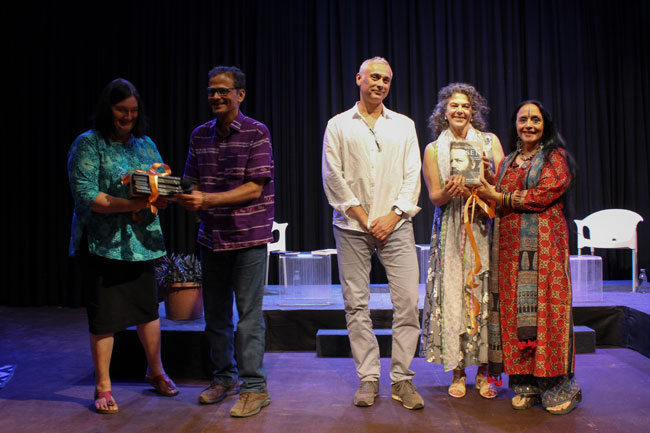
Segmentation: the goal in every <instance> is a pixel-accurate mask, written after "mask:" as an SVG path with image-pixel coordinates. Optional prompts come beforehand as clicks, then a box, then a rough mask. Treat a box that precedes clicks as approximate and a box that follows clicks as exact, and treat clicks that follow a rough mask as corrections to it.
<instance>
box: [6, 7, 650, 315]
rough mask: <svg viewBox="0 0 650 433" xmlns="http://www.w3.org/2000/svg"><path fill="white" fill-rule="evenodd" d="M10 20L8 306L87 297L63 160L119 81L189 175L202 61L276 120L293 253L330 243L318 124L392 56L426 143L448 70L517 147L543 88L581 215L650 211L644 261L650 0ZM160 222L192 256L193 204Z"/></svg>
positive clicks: (648, 259) (250, 109) (422, 235)
mask: <svg viewBox="0 0 650 433" xmlns="http://www.w3.org/2000/svg"><path fill="white" fill-rule="evenodd" d="M7 7H8V6H5V8H7ZM0 19H1V20H2V23H3V25H2V27H3V33H4V35H3V42H2V43H3V47H4V49H3V53H4V54H5V58H4V62H3V63H4V67H3V69H4V71H5V74H3V75H4V76H5V80H4V83H5V87H4V89H5V95H6V96H8V98H7V99H5V100H4V101H3V104H2V105H3V113H4V115H3V116H2V118H3V131H4V132H5V140H4V154H5V158H6V159H4V166H5V169H6V170H5V174H6V175H7V176H5V199H4V208H5V211H4V212H3V224H2V227H3V230H4V236H3V238H4V240H5V257H6V258H5V259H4V260H2V264H3V269H4V272H3V274H4V275H5V283H4V288H3V289H2V290H1V291H0V304H2V305H17V306H27V305H61V306H78V305H82V304H83V303H84V299H85V297H84V294H83V290H82V288H81V287H80V285H79V279H78V276H77V275H76V273H75V271H74V266H73V265H72V262H71V261H70V260H69V259H68V257H67V247H68V239H69V232H70V219H71V215H72V208H73V202H72V199H71V196H70V191H69V187H68V184H67V171H66V157H67V150H68V148H69V146H70V143H71V142H72V141H73V140H74V139H75V137H76V136H77V135H79V134H80V133H81V132H83V131H85V130H86V129H88V128H89V127H90V115H91V114H92V112H93V109H94V105H95V103H96V100H97V98H98V96H99V93H100V91H101V89H102V88H103V87H104V86H105V85H106V83H108V82H109V81H110V80H112V79H114V78H116V77H123V78H127V79H128V80H130V81H132V82H133V83H134V84H135V85H136V87H137V88H138V89H139V91H140V93H141V95H142V98H143V100H144V109H145V110H146V113H147V117H148V119H149V123H150V129H149V135H150V136H151V137H152V139H153V140H154V142H155V143H156V144H157V145H158V148H159V150H160V152H161V154H162V156H163V158H164V160H165V162H167V163H169V164H170V165H171V167H172V169H173V170H174V172H175V173H176V174H181V173H182V171H183V167H184V163H185V156H186V152H187V147H188V137H189V134H190V132H191V131H192V129H193V128H195V127H196V126H198V125H199V124H201V123H203V122H205V121H207V120H209V119H210V117H211V116H210V110H209V108H208V105H207V101H206V96H205V91H204V89H205V87H206V85H207V72H208V70H209V69H210V68H211V67H213V66H215V65H220V64H221V65H237V66H239V67H240V68H242V69H243V70H244V71H245V72H246V73H247V80H248V86H247V87H248V88H247V97H246V101H245V102H244V104H243V105H242V111H243V112H244V113H245V114H247V115H249V116H251V117H253V118H255V119H258V120H260V121H262V122H263V123H265V124H266V125H267V126H268V127H269V129H270V130H271V134H272V139H273V146H274V156H275V164H276V180H275V181H276V221H279V222H288V223H289V227H288V232H287V236H288V237H287V244H288V247H289V248H290V249H293V250H301V251H308V250H313V249H319V248H326V247H334V240H333V237H332V229H331V209H330V207H329V206H328V204H327V201H326V199H325V196H324V193H323V190H322V186H321V175H320V167H321V145H322V136H323V132H324V129H325V126H326V124H327V120H328V119H329V118H330V117H331V116H333V115H335V114H336V113H339V112H341V111H343V110H346V109H348V108H349V107H351V106H352V105H353V104H354V103H355V101H357V99H358V88H357V87H356V85H355V81H354V77H355V73H356V72H357V70H358V67H359V64H360V63H361V62H362V61H363V60H364V59H366V58H368V57H372V56H376V55H379V56H383V57H385V58H387V59H388V60H389V62H390V63H391V66H392V68H393V72H394V81H393V85H392V89H391V92H390V95H389V97H388V99H387V101H386V105H387V106H388V107H390V108H391V109H393V110H396V111H398V112H401V113H404V114H406V115H408V116H410V117H411V118H412V119H413V120H414V121H415V122H416V125H417V132H418V137H419V140H420V147H421V149H422V150H424V147H425V146H426V144H427V143H428V142H429V141H430V139H431V133H430V131H429V129H428V126H427V123H428V117H429V115H430V113H431V111H432V109H433V107H434V105H435V103H436V94H437V92H438V90H439V89H440V88H441V87H442V86H444V85H446V84H447V83H449V82H452V81H465V82H469V83H472V84H474V85H475V86H476V87H477V89H479V91H480V92H481V93H482V94H483V95H484V96H485V97H486V98H487V99H488V101H489V104H490V106H491V115H490V118H489V124H490V130H491V131H493V132H495V133H496V134H497V135H498V136H499V137H500V138H501V140H502V141H503V142H504V146H506V149H505V150H506V152H507V151H509V150H510V149H508V148H507V145H506V143H505V141H506V132H507V130H508V123H509V119H510V116H511V112H512V110H513V108H514V107H515V105H516V104H517V103H518V102H519V101H520V100H522V99H527V98H535V99H540V100H541V101H543V102H544V103H545V105H546V106H547V107H548V108H549V109H550V111H551V113H553V115H554V117H555V119H556V121H557V123H558V124H559V128H560V131H561V132H562V133H563V135H564V137H565V138H566V141H567V144H568V148H569V149H570V151H571V152H572V153H573V154H574V155H575V157H576V160H577V162H578V166H579V169H580V175H579V178H578V179H577V181H576V188H575V191H574V192H575V193H574V195H573V199H572V203H571V204H572V205H573V206H572V207H573V214H572V216H571V218H582V217H584V216H586V215H588V214H590V213H591V212H594V211H597V210H600V209H604V208H625V209H630V210H633V211H635V212H638V213H640V214H641V215H642V216H643V217H644V218H645V219H646V221H645V222H643V223H641V224H640V225H639V228H638V234H639V262H640V267H642V268H643V267H645V268H649V267H650V193H649V192H648V185H649V184H650V178H649V175H648V167H649V166H650V153H649V149H648V142H649V141H650V131H649V128H650V64H649V62H650V61H649V58H650V57H649V56H648V52H649V51H650V50H649V47H650V44H649V43H648V42H649V36H648V28H649V27H650V2H648V1H646V0H631V1H625V2H615V1H603V2H600V1H589V0H585V1H576V0H561V1H560V0H543V1H535V0H528V1H517V0H511V1H508V0H501V1H498V0H494V1H487V0H486V1H443V0H436V1H433V0H429V1H415V0H411V1H390V0H372V1H369V0H362V1H361V0H360V1H350V0H348V1H342V0H341V1H325V0H319V1H317V0H300V1H270V0H239V1H236V2H233V1H184V2H179V1H173V0H141V1H110V2H108V1H95V2H86V3H83V4H82V3H75V4H74V5H71V4H67V3H66V2H38V3H35V2H34V3H33V2H29V1H26V2H20V3H19V4H18V5H15V4H14V5H13V6H11V7H10V9H6V10H5V11H4V12H3V14H2V18H0ZM420 206H422V208H423V210H422V211H421V212H420V214H419V215H418V216H417V217H416V218H415V220H414V225H415V233H416V242H417V243H428V242H429V236H430V226H431V220H432V213H433V206H432V205H431V204H430V203H429V201H428V199H427V194H426V188H425V187H424V185H423V192H422V196H421V199H420ZM162 220H163V229H164V231H165V238H166V241H167V248H168V251H169V252H194V250H195V243H194V237H195V234H196V225H195V220H194V216H193V215H192V214H189V213H186V212H185V211H183V210H182V209H178V208H173V207H172V208H170V209H168V210H166V211H164V212H163V216H162ZM569 226H570V229H571V231H572V239H571V245H572V248H573V251H572V252H573V253H575V225H574V224H573V222H572V221H571V220H570V221H569ZM599 253H601V254H602V255H603V256H604V267H605V278H606V279H629V278H630V275H631V259H630V254H629V252H628V251H624V250H618V251H604V250H603V251H599Z"/></svg>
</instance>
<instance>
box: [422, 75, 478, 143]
mask: <svg viewBox="0 0 650 433" xmlns="http://www.w3.org/2000/svg"><path fill="white" fill-rule="evenodd" d="M454 93H462V94H463V95H465V96H467V99H469V103H470V105H471V112H472V125H473V126H474V128H476V129H478V130H479V131H485V130H486V128H487V120H486V118H487V114H488V111H490V109H489V108H488V106H487V100H486V99H485V98H484V97H483V96H481V94H480V93H479V92H478V90H476V88H475V87H474V86H472V85H471V84H467V83H450V84H447V85H446V86H445V87H443V88H442V89H440V91H439V92H438V103H437V104H436V108H434V109H433V113H431V116H429V128H431V131H432V132H433V138H434V140H435V139H436V138H438V136H439V135H440V133H441V132H442V131H444V130H445V129H447V128H449V121H447V119H446V118H445V112H446V111H447V102H448V101H449V99H451V97H452V96H453V95H454Z"/></svg>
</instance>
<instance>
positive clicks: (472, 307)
mask: <svg viewBox="0 0 650 433" xmlns="http://www.w3.org/2000/svg"><path fill="white" fill-rule="evenodd" d="M477 188H478V187H475V188H473V189H472V195H470V196H469V197H468V198H467V201H466V202H465V209H464V211H463V222H464V224H465V232H466V233H467V237H468V238H469V243H470V245H471V246H472V250H473V251H474V261H475V262H476V267H475V268H474V269H470V270H469V272H468V273H467V278H466V279H465V302H466V304H467V311H468V312H469V321H470V329H468V331H467V332H468V333H469V334H475V333H476V332H477V331H478V322H477V321H476V318H477V317H478V315H479V314H480V313H481V305H480V304H479V302H478V299H476V296H474V294H473V293H472V290H471V289H473V288H475V287H477V286H478V283H476V282H475V281H474V276H476V274H478V273H479V272H480V270H481V267H483V264H482V263H481V256H480V255H479V253H478V246H477V245H476V239H475V238H474V233H473V231H472V223H473V222H474V214H475V212H476V207H477V206H478V208H479V209H480V210H481V211H483V213H485V214H486V215H487V216H488V217H490V218H494V215H495V212H494V204H493V203H490V204H488V203H486V202H484V201H483V200H482V199H481V198H480V197H479V196H478V194H477V193H476V190H477ZM470 207H471V208H472V211H471V217H470Z"/></svg>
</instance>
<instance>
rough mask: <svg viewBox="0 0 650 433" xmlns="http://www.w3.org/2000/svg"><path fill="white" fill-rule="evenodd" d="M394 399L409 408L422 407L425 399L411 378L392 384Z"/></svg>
mask: <svg viewBox="0 0 650 433" xmlns="http://www.w3.org/2000/svg"><path fill="white" fill-rule="evenodd" d="M390 389H391V391H392V392H393V399H394V400H397V401H401V402H402V406H404V407H405V408H407V409H422V408H423V407H424V400H422V397H420V394H418V393H417V391H416V390H415V385H413V382H411V380H410V379H408V380H402V381H400V382H396V383H394V384H392V385H391V387H390Z"/></svg>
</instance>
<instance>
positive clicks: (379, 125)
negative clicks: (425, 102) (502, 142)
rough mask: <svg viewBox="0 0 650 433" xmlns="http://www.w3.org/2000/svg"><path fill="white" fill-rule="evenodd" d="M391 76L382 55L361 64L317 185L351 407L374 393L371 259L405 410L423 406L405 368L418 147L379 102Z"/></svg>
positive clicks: (411, 324)
mask: <svg viewBox="0 0 650 433" xmlns="http://www.w3.org/2000/svg"><path fill="white" fill-rule="evenodd" d="M392 78H393V72H392V70H391V68H390V65H389V64H388V62H387V61H386V59H383V58H381V57H374V58H372V59H368V60H366V61H364V62H363V63H362V64H361V67H360V68H359V72H358V73H357V76H356V81H357V85H358V86H359V97H360V100H359V102H357V103H356V105H355V106H354V107H352V108H351V109H350V110H347V111H345V112H343V113H340V114H338V115H337V116H334V117H333V118H332V119H330V121H329V122H328V124H327V130H326V131H325V137H324V139H323V186H324V188H325V194H326V195H327V199H328V201H329V203H330V205H331V206H332V207H333V208H334V216H333V221H332V223H333V224H334V237H335V239H336V250H337V255H338V261H339V274H340V279H341V289H342V291H343V298H344V299H345V313H346V321H347V326H348V334H349V336H350V346H351V348H352V355H353V357H354V362H355V365H356V368H357V374H358V375H359V378H360V379H361V383H360V385H359V389H358V390H357V392H356V393H355V395H354V404H355V405H356V406H361V407H364V406H372V404H373V403H374V401H375V397H376V396H377V394H378V392H379V375H380V365H379V346H378V344H377V339H376V337H375V335H374V332H373V329H372V322H371V320H370V310H369V308H368V301H369V299H370V258H371V256H372V254H373V252H375V251H377V254H378V256H379V259H380V260H381V262H382V263H383V265H384V267H385V268H386V275H387V276H388V282H389V288H390V294H391V300H392V302H393V309H394V315H393V342H392V360H391V366H390V378H391V382H392V386H391V391H392V396H393V398H394V399H395V400H398V401H401V402H402V405H403V406H404V407H405V408H407V409H420V408H422V407H424V402H423V400H422V397H420V395H419V394H418V393H417V392H416V390H415V386H414V385H413V382H412V377H413V375H414V372H413V371H411V370H410V368H409V366H410V364H411V361H412V359H413V356H414V354H415V349H416V346H417V341H418V337H419V331H420V324H419V320H418V305H417V304H418V276H419V271H418V261H417V255H416V252H415V239H414V237H413V225H412V222H411V218H412V217H413V216H415V214H417V213H418V212H419V210H420V208H419V207H418V206H417V202H418V198H419V196H420V167H421V162H420V148H419V145H418V139H417V135H416V132H415V124H414V123H413V121H412V120H411V119H409V118H408V117H406V116H403V115H401V114H398V113H395V112H394V111H391V110H389V109H388V108H386V107H385V106H384V104H383V100H384V98H386V96H387V95H388V91H389V89H390V84H391V80H392Z"/></svg>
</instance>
